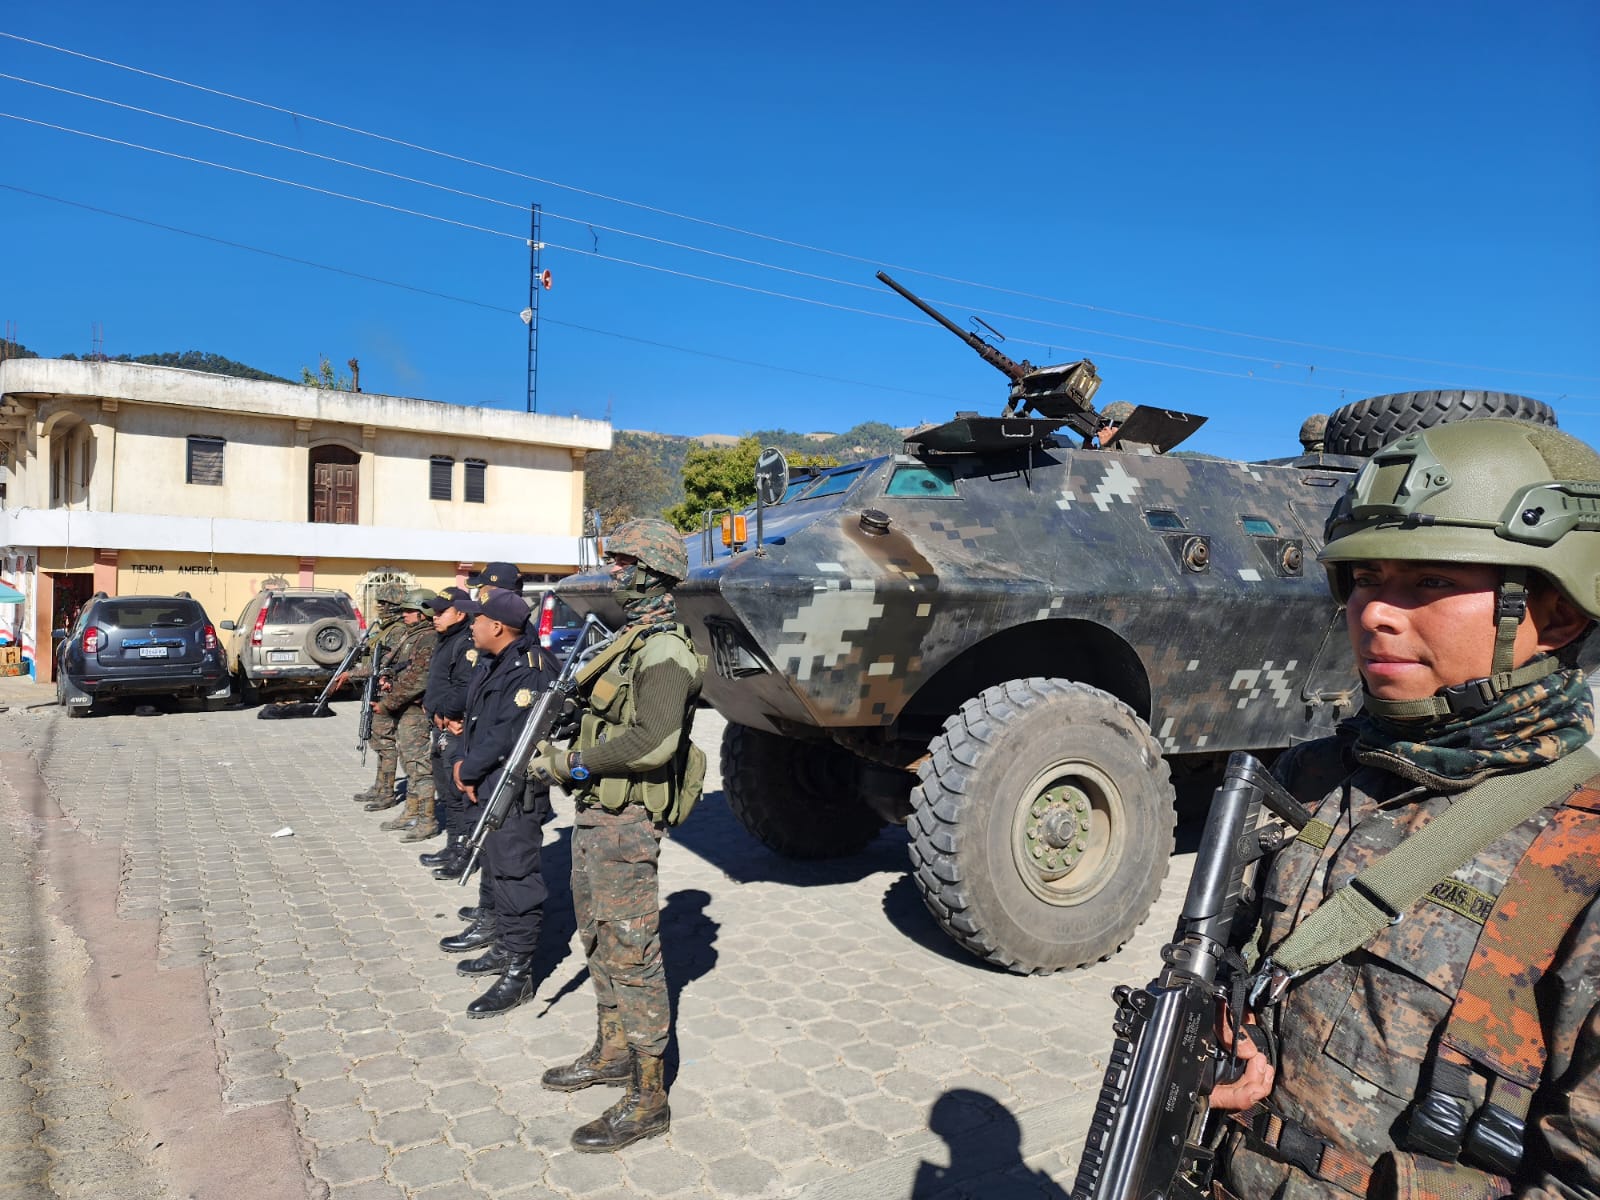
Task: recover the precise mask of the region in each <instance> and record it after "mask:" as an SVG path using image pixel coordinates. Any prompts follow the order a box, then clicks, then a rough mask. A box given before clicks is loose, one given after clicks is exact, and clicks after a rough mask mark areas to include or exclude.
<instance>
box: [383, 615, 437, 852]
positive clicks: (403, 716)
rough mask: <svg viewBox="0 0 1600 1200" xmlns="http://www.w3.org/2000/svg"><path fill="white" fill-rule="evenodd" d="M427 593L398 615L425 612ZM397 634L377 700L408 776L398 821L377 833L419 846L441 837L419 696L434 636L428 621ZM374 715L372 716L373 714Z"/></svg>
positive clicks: (428, 741) (427, 730)
mask: <svg viewBox="0 0 1600 1200" xmlns="http://www.w3.org/2000/svg"><path fill="white" fill-rule="evenodd" d="M429 598H430V594H429V593H427V592H425V591H421V590H414V591H412V592H411V593H409V594H408V595H407V597H406V600H405V603H404V605H403V606H402V611H405V612H416V613H426V612H427V608H426V603H427V600H428V599H429ZM400 628H401V631H402V632H401V634H400V636H399V638H398V639H397V640H396V643H395V646H394V650H393V652H392V653H391V655H390V657H389V660H388V661H387V662H386V663H385V665H384V675H385V677H386V678H387V679H388V680H389V687H388V688H387V690H385V691H384V692H383V693H382V694H381V696H380V698H379V701H378V712H379V713H382V714H385V715H387V716H390V717H391V718H392V719H393V720H394V722H395V749H396V751H397V753H398V754H399V757H400V761H401V763H402V764H403V765H404V766H405V772H406V807H405V811H404V812H403V813H401V815H400V816H398V817H396V818H394V819H393V820H390V821H385V822H384V823H383V825H382V826H381V828H383V829H387V830H396V829H400V830H404V831H405V834H404V836H403V837H402V838H401V839H400V840H401V841H406V842H416V841H422V840H424V839H425V838H430V837H432V836H433V835H434V834H436V833H438V832H439V826H438V825H437V824H436V823H435V821H434V816H433V763H432V757H431V753H432V741H431V737H430V735H431V734H432V731H433V726H432V724H431V722H429V720H428V716H427V713H426V712H425V711H424V710H423V706H422V696H423V692H424V691H426V689H427V686H428V667H429V665H430V664H431V662H432V660H433V648H434V646H435V645H437V644H438V640H439V639H438V635H437V634H435V633H434V631H433V625H432V623H431V622H429V621H427V620H420V621H418V622H417V623H416V624H415V625H405V624H403V623H402V625H401V626H400ZM375 715H376V714H375Z"/></svg>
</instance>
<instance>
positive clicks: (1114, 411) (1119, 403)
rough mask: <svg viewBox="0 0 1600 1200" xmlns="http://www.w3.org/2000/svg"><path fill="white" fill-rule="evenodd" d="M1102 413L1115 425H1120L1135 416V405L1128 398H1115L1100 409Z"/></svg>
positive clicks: (1102, 415)
mask: <svg viewBox="0 0 1600 1200" xmlns="http://www.w3.org/2000/svg"><path fill="white" fill-rule="evenodd" d="M1100 415H1101V417H1103V418H1104V419H1105V420H1107V421H1109V422H1111V424H1113V425H1120V424H1122V423H1123V422H1124V421H1126V420H1127V419H1128V418H1129V417H1131V416H1133V405H1131V404H1129V403H1128V402H1127V401H1126V400H1113V401H1112V402H1111V403H1110V404H1108V405H1106V406H1105V407H1104V408H1102V409H1101V410H1100Z"/></svg>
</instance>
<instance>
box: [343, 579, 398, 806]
mask: <svg viewBox="0 0 1600 1200" xmlns="http://www.w3.org/2000/svg"><path fill="white" fill-rule="evenodd" d="M405 598H406V589H405V588H404V587H402V586H401V585H400V584H398V583H386V584H384V585H383V586H381V587H380V588H379V589H378V595H377V601H378V619H377V620H376V621H374V622H373V623H372V627H371V628H370V629H368V630H367V641H366V645H364V646H363V647H362V648H361V653H360V654H359V655H357V656H356V665H355V666H354V667H352V668H351V669H350V670H348V671H346V672H344V673H343V674H342V675H340V676H339V677H338V678H337V679H335V680H334V684H333V686H334V690H335V691H337V690H338V689H339V688H342V687H344V685H345V684H347V683H354V684H355V685H356V686H357V687H358V688H359V687H365V686H366V682H367V679H368V678H369V677H370V676H372V675H374V674H376V673H378V672H379V671H380V670H381V669H382V667H383V663H384V660H385V659H387V658H389V657H390V656H391V655H392V653H393V651H394V646H395V643H396V642H398V641H399V640H400V637H401V636H402V635H403V634H404V632H405V625H404V623H403V622H402V621H401V619H400V605H401V604H402V603H403V602H404V600H405ZM394 729H395V722H394V718H393V717H391V716H390V715H389V714H388V713H385V712H384V711H382V709H377V708H375V709H374V710H373V714H372V737H371V739H370V740H371V742H372V748H373V749H374V750H376V751H377V752H378V777H377V778H376V779H375V780H373V783H372V786H371V787H369V788H368V789H367V790H366V791H364V792H357V793H356V794H355V795H354V797H352V799H354V800H355V802H356V803H357V804H361V805H364V806H365V808H366V810H367V811H368V812H381V811H382V810H383V809H386V808H393V807H394V806H395V805H396V804H399V803H400V800H399V797H398V796H396V795H395V775H396V773H397V771H398V768H399V753H398V752H397V751H396V749H395V744H394ZM408 786H409V784H408Z"/></svg>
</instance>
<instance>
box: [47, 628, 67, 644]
mask: <svg viewBox="0 0 1600 1200" xmlns="http://www.w3.org/2000/svg"><path fill="white" fill-rule="evenodd" d="M66 636H67V631H66V630H65V629H52V630H51V631H50V640H51V641H53V642H59V641H60V640H61V639H62V638H64V637H66Z"/></svg>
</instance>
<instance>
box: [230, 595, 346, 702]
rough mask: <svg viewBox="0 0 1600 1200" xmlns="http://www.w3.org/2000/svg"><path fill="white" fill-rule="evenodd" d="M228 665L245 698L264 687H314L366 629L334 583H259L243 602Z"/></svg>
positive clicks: (281, 689) (319, 685)
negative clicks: (261, 585) (262, 585)
mask: <svg viewBox="0 0 1600 1200" xmlns="http://www.w3.org/2000/svg"><path fill="white" fill-rule="evenodd" d="M222 627H223V628H224V629H227V630H231V631H233V641H232V644H231V645H230V646H229V648H228V664H229V667H230V668H231V670H232V671H233V675H234V678H235V679H236V680H237V681H238V688H239V694H240V696H242V697H243V698H244V700H245V701H246V702H247V703H250V702H253V701H255V700H258V699H260V698H261V697H262V696H263V695H265V694H267V693H269V692H289V691H296V692H315V691H319V690H320V689H321V688H322V686H323V685H324V684H326V683H327V682H328V679H329V677H330V676H331V675H332V674H333V670H334V668H335V667H337V666H338V665H339V663H340V662H341V661H342V660H343V658H344V656H345V655H346V654H347V653H349V650H350V647H351V646H353V645H354V644H355V643H356V642H357V641H359V640H360V638H361V635H362V634H363V633H364V632H365V630H366V621H365V620H364V619H363V618H362V616H361V610H360V609H358V608H357V607H356V606H355V602H354V601H352V600H351V599H350V594H349V593H348V592H344V591H341V590H339V589H338V588H263V589H262V590H261V591H259V592H257V593H256V594H255V596H253V597H252V598H251V600H250V603H248V604H246V605H245V606H244V611H243V612H241V613H240V614H239V619H238V620H237V621H224V622H223V623H222Z"/></svg>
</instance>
